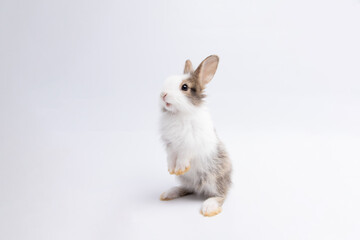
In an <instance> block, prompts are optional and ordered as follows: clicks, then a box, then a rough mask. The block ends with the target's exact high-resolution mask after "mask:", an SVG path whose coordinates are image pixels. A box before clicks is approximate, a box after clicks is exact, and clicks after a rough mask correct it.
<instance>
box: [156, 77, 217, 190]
mask: <svg viewBox="0 0 360 240" xmlns="http://www.w3.org/2000/svg"><path fill="white" fill-rule="evenodd" d="M186 77H187V75H181V76H173V77H170V78H168V79H167V80H166V81H165V84H164V87H163V90H162V93H161V96H160V102H161V106H162V107H164V108H165V109H166V110H167V111H164V112H163V113H162V116H161V127H160V131H161V137H162V140H163V141H164V143H165V145H166V150H167V154H168V168H169V170H178V169H184V168H185V167H186V166H189V165H190V166H191V167H190V170H189V171H188V172H186V173H185V174H184V175H181V176H180V180H181V181H182V183H183V185H184V186H185V187H187V188H189V189H191V190H194V191H197V192H203V193H208V194H214V193H216V192H217V190H216V184H215V182H213V183H212V182H209V183H207V184H206V185H204V186H202V189H196V187H198V184H196V183H197V182H198V180H199V179H198V178H199V175H201V173H206V172H209V171H210V169H211V168H212V166H213V164H214V163H213V159H214V157H213V156H214V154H216V148H217V144H218V141H219V140H218V138H217V136H216V133H215V130H214V126H213V123H212V120H211V117H210V114H209V112H208V110H207V108H206V107H205V106H203V105H200V106H194V105H193V104H192V103H191V102H190V100H189V99H188V98H187V97H186V96H185V95H184V94H183V92H182V91H181V89H180V88H181V86H180V84H181V82H182V81H183V80H184V79H185V78H186ZM165 94H166V97H165V100H164V99H163V96H164V95H165ZM166 102H167V103H170V104H171V106H170V107H167V106H166ZM214 181H215V179H214Z"/></svg>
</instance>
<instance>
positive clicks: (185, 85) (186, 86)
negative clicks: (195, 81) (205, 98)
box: [181, 84, 189, 91]
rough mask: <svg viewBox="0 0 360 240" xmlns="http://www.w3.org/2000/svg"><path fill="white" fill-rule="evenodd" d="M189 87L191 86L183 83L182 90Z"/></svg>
mask: <svg viewBox="0 0 360 240" xmlns="http://www.w3.org/2000/svg"><path fill="white" fill-rule="evenodd" d="M188 88H189V87H188V85H187V84H184V85H182V87H181V90H183V91H187V90H188Z"/></svg>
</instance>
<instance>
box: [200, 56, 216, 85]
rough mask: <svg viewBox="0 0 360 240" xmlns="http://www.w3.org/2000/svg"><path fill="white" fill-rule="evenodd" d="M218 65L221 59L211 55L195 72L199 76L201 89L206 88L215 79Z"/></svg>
mask: <svg viewBox="0 0 360 240" xmlns="http://www.w3.org/2000/svg"><path fill="white" fill-rule="evenodd" d="M218 64H219V57H218V56H216V55H211V56H208V57H207V58H205V60H204V61H202V62H201V63H200V65H199V67H198V68H197V69H196V70H195V75H196V76H197V80H198V81H199V83H200V86H201V88H205V85H206V84H208V83H209V82H210V81H211V79H212V78H213V77H214V75H215V72H216V69H217V66H218Z"/></svg>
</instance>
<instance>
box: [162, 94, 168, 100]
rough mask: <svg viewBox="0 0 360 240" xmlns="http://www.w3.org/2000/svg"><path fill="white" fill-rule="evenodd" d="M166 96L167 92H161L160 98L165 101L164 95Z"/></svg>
mask: <svg viewBox="0 0 360 240" xmlns="http://www.w3.org/2000/svg"><path fill="white" fill-rule="evenodd" d="M166 96H167V93H162V99H163V100H164V101H165V97H166Z"/></svg>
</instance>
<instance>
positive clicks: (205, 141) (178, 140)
mask: <svg viewBox="0 0 360 240" xmlns="http://www.w3.org/2000/svg"><path fill="white" fill-rule="evenodd" d="M161 136H162V140H163V141H164V143H165V144H166V146H167V147H168V148H170V151H172V152H175V153H181V154H183V155H186V156H188V157H190V158H191V161H192V162H193V164H192V165H193V167H196V166H198V167H205V166H204V164H206V163H207V160H208V159H209V158H211V156H212V155H213V154H215V152H216V145H217V142H218V139H217V136H216V134H215V130H214V127H213V123H212V120H211V117H210V115H209V113H208V111H207V110H206V108H199V109H198V110H197V111H196V112H192V113H187V114H183V113H181V114H172V113H168V112H164V113H163V115H162V118H161ZM200 165H201V166H200Z"/></svg>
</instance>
